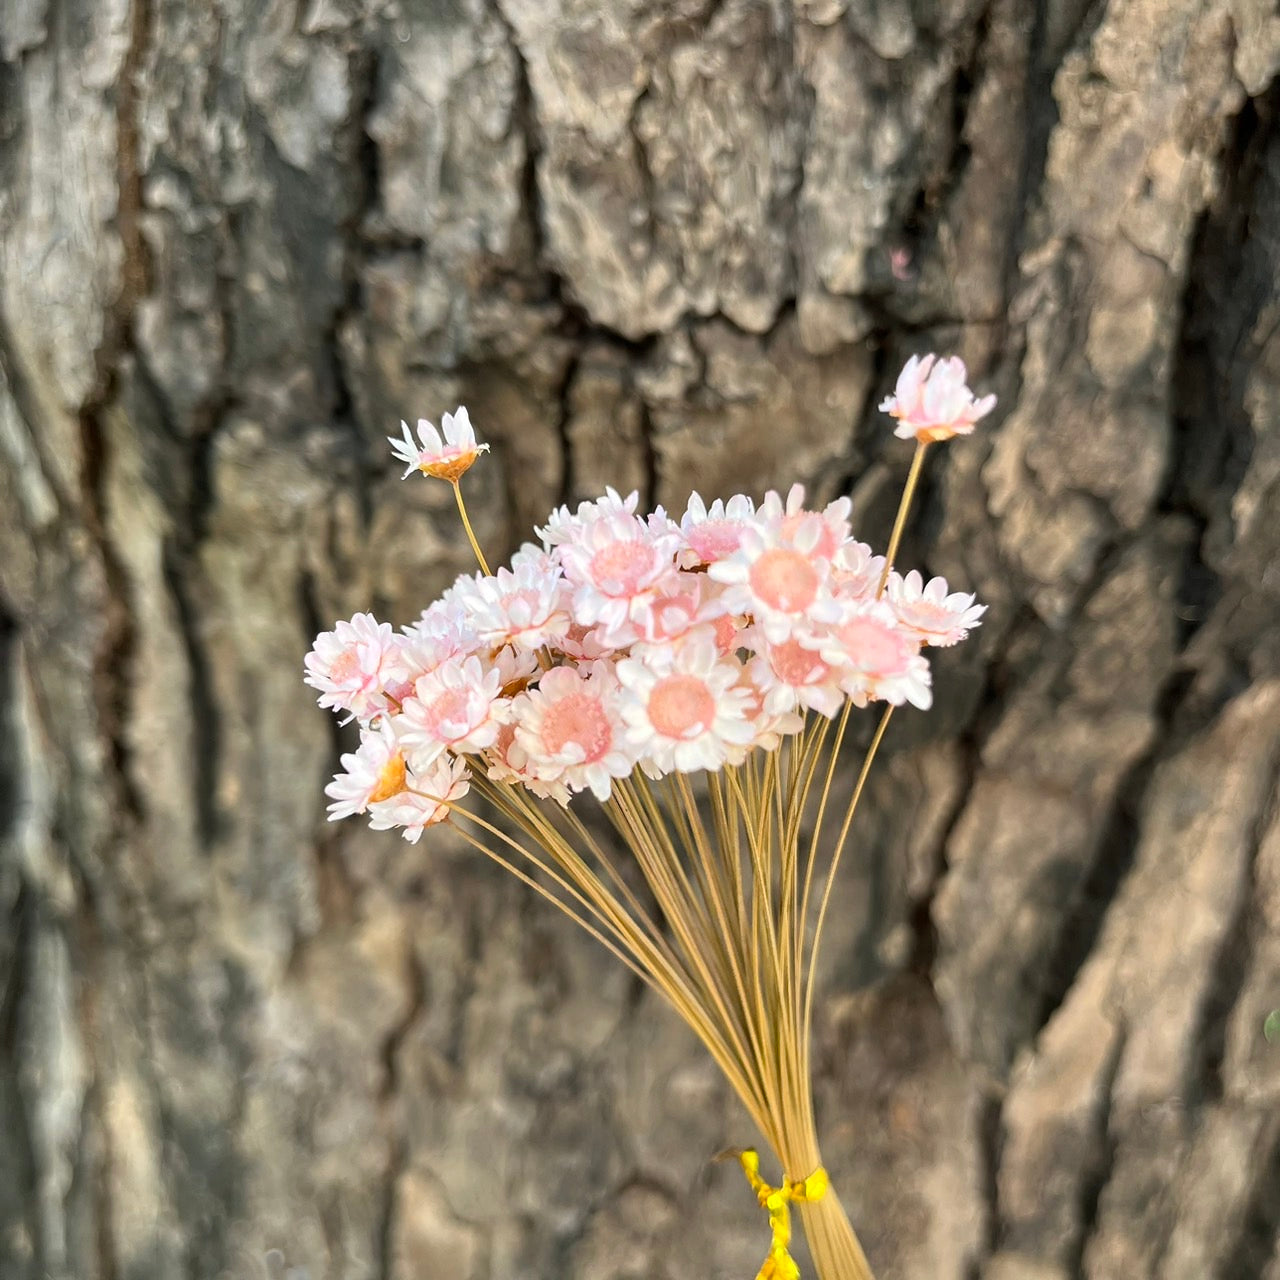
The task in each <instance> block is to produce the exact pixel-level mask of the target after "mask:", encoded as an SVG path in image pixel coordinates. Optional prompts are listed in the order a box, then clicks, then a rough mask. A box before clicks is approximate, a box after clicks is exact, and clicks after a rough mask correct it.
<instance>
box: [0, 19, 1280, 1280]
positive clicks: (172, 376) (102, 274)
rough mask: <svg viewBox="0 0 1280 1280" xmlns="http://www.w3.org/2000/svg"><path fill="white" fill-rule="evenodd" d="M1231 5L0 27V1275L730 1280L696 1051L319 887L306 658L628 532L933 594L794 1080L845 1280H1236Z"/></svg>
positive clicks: (1250, 541)
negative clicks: (944, 642)
mask: <svg viewBox="0 0 1280 1280" xmlns="http://www.w3.org/2000/svg"><path fill="white" fill-rule="evenodd" d="M1278 66H1280V18H1277V16H1276V13H1275V8H1274V5H1273V4H1271V3H1270V2H1269V0H1093V2H1092V3H1090V2H1088V0H853V2H852V3H850V2H848V0H807V2H805V0H795V2H794V3H791V2H789V0H674V2H669V3H659V2H657V0H387V2H384V0H305V2H304V0H267V2H265V3H260V2H259V0H217V3H213V2H211V3H208V4H204V3H191V2H190V0H0V450H2V454H0V456H2V458H3V462H2V464H0V586H2V598H0V649H3V653H4V680H3V685H2V696H0V716H2V717H3V732H2V733H0V776H2V783H0V790H2V798H3V801H4V803H3V805H2V806H0V824H3V834H4V845H3V850H2V851H0V983H2V986H0V1134H3V1139H2V1140H0V1274H2V1275H3V1277H4V1280H37V1277H39V1278H44V1277H53V1278H55V1280H64V1278H71V1277H74V1278H75V1280H150V1278H152V1277H155V1278H156V1280H168V1278H170V1277H175V1278H176V1277H190V1278H191V1280H209V1278H211V1277H235V1278H236V1280H239V1278H240V1277H272V1278H276V1277H279V1278H284V1277H288V1278H289V1280H304V1278H305V1280H320V1278H321V1277H332V1278H335V1280H336V1278H338V1277H342V1278H343V1280H364V1278H366V1277H368V1278H369V1280H373V1278H375V1277H376V1278H380V1280H393V1278H394V1280H411V1278H412V1280H429V1278H432V1277H436V1276H449V1277H456V1278H458V1280H508V1278H511V1277H517V1276H519V1277H536V1278H539V1280H559V1278H560V1277H582V1278H583V1280H604V1278H605V1277H613V1278H617V1280H622V1278H623V1277H639V1276H644V1277H646V1278H654V1280H657V1278H660V1277H667V1278H668V1280H685V1278H687V1277H702V1276H707V1277H712V1276H722V1277H726V1278H728V1277H746V1276H749V1275H751V1274H754V1269H755V1267H756V1266H757V1265H758V1264H759V1261H760V1258H761V1256H762V1251H763V1244H764V1223H763V1219H762V1217H761V1215H760V1214H759V1211H758V1210H757V1209H756V1207H755V1206H754V1204H753V1203H752V1202H751V1199H750V1197H749V1195H748V1194H747V1191H746V1188H745V1186H744V1185H742V1183H741V1181H740V1179H738V1178H736V1177H735V1176H733V1174H732V1173H731V1172H730V1171H728V1170H726V1169H725V1168H724V1167H722V1166H716V1167H715V1168H714V1169H713V1170H709V1169H708V1167H707V1163H706V1162H707V1160H708V1157H709V1156H711V1155H712V1154H713V1153H714V1152H715V1151H716V1150H717V1149H719V1148H720V1147H722V1146H724V1145H726V1144H727V1143H731V1142H733V1143H740V1142H742V1141H743V1140H744V1139H750V1138H751V1137H752V1135H751V1134H750V1133H749V1132H747V1131H746V1129H745V1121H744V1120H743V1118H742V1115H741V1114H740V1112H739V1111H738V1110H737V1108H736V1107H735V1105H734V1104H733V1102H732V1100H731V1099H730V1098H729V1097H728V1095H727V1093H726V1090H725V1089H724V1087H723V1086H722V1085H721V1084H720V1083H719V1081H718V1080H717V1078H716V1075H715V1073H714V1071H713V1069H712V1068H711V1066H710V1065H709V1063H708V1062H707V1061H706V1060H705V1058H704V1056H703V1055H702V1053H701V1052H700V1051H699V1049H698V1048H697V1046H696V1045H695V1044H694V1042H693V1041H692V1039H691V1038H690V1037H689V1036H688V1035H687V1034H686V1033H685V1032H684V1031H683V1030H682V1028H681V1027H680V1026H679V1024H678V1023H677V1022H676V1020H675V1018H674V1017H673V1016H671V1015H669V1014H668V1013H667V1012H666V1011H665V1010H664V1009H663V1008H661V1007H658V1006H657V1005H656V1004H655V1003H654V1002H653V1001H651V1000H649V999H647V998H642V997H641V996H640V995H639V994H638V993H637V991H636V990H635V988H634V985H633V984H632V983H631V982H629V981H628V980H627V978H626V976H625V975H624V973H623V971H622V970H621V968H620V967H619V966H616V965H613V964H611V963H609V962H607V961H606V960H605V958H604V957H603V956H602V955H600V954H598V952H597V950H596V949H595V948H594V947H593V945H592V944H591V943H590V942H589V941H588V940H586V939H585V938H580V937H578V936H576V935H575V934H574V933H573V932H572V931H571V929H570V927H569V926H568V925H567V924H563V923H562V922H561V921H560V920H558V919H557V918H555V917H554V916H553V915H552V914H551V913H550V912H549V911H548V910H547V909H544V908H543V907H542V906H541V905H540V904H538V903H537V902H535V901H534V900H532V899H531V897H530V896H529V895H528V894H526V893H525V892H524V891H523V890H521V888H520V887H519V886H518V885H516V884H515V883H514V882H508V880H506V879H505V878H503V877H502V876H501V875H500V874H499V873H497V872H492V873H491V872H490V871H489V870H488V869H486V868H485V867H484V866H480V865H477V864H476V861H475V860H474V859H473V858H470V857H467V856H465V855H464V854H463V853H462V852H461V851H460V850H459V849H458V848H457V847H456V846H455V845H453V844H451V843H450V842H449V840H448V839H447V838H445V837H442V838H439V839H432V840H429V841H427V842H424V844H423V845H422V846H421V847H418V848H414V847H411V846H408V845H405V844H403V843H402V842H400V841H397V840H396V839H395V838H394V837H393V836H390V835H385V834H384V835H377V834H371V833H369V832H367V831H363V830H361V829H359V828H358V827H356V826H355V825H354V824H347V825H346V826H345V827H344V828H343V829H341V830H335V829H332V828H329V827H328V826H327V825H326V824H325V823H324V821H323V809H322V796H321V787H322V785H323V782H324V780H325V778H326V776H327V773H328V772H329V771H330V768H331V766H332V764H333V762H334V757H335V752H336V750H337V747H338V744H339V735H336V733H335V731H334V729H333V728H332V726H331V723H330V721H329V720H328V718H327V717H326V716H325V715H324V714H323V713H321V712H319V711H318V710H317V709H316V708H315V706H314V704H313V701H312V698H311V694H310V692H309V691H308V690H307V689H306V688H304V686H303V685H302V683H301V679H300V676H301V658H302V654H303V653H304V651H305V649H306V648H307V646H308V643H309V639H310V637H311V636H312V634H313V633H314V632H315V631H316V630H317V629H318V628H320V627H321V626H322V625H325V626H327V625H329V624H330V623H331V622H332V620H333V619H334V618H336V617H339V616H347V615H349V614H350V613H351V612H353V611H354V610H356V609H359V608H367V607H370V606H372V607H374V608H375V609H376V610H377V611H378V612H379V613H380V614H382V615H384V616H386V617H388V618H390V619H393V620H396V621H405V620H407V619H409V618H411V617H413V616H415V615H416V613H417V611H418V609H419V608H420V607H421V606H422V605H423V604H424V603H425V602H426V600H427V599H429V598H430V597H431V596H432V595H433V594H434V593H435V592H436V591H437V590H438V589H439V588H440V587H441V586H442V585H443V584H444V583H446V582H447V581H448V580H449V579H450V578H451V577H452V575H453V574H455V573H456V572H457V571H458V570H460V569H462V568H463V567H465V566H466V562H467V552H466V548H465V544H464V543H463V542H462V541H461V539H460V538H459V536H458V532H457V529H456V526H455V524H454V517H453V512H452V509H451V505H450V498H449V494H448V492H447V490H444V491H442V490H443V486H441V487H438V488H437V487H433V486H431V485H429V484H425V483H421V484H405V485H401V484H400V483H399V481H398V479H397V475H398V473H397V471H396V469H395V467H394V466H393V464H392V460H391V459H390V456H389V453H388V451H387V449H386V447H385V446H384V444H383V442H382V437H383V436H385V435H386V434H387V433H388V431H389V430H390V429H392V428H393V426H394V424H395V422H396V420H397V419H398V418H399V417H401V416H404V415H416V414H417V413H426V414H430V415H432V416H434V415H435V414H436V413H438V411H439V410H440V409H441V408H444V407H452V406H453V405H454V404H456V403H457V402H459V401H463V402H465V403H467V404H468V405H469V406H470V408H471V411H472V414H473V417H474V419H475V420H476V421H477V423H478V424H479V426H480V429H481V431H482V432H483V433H484V434H485V435H486V436H487V437H488V438H489V439H491V440H493V441H494V445H495V449H494V454H493V455H492V457H491V459H487V460H486V462H485V465H484V466H483V467H482V468H480V469H478V470H477V471H476V472H474V473H473V475H474V477H475V483H474V485H473V486H472V491H473V493H474V495H475V496H474V501H475V507H476V513H477V523H478V525H479V529H480V532H481V534H482V537H483V538H484V539H485V540H486V541H487V542H488V544H489V545H490V547H492V548H495V549H499V548H508V549H509V548H510V547H511V545H512V544H513V543H514V542H515V541H517V540H518V539H520V538H521V537H522V536H523V534H524V533H525V532H526V531H527V530H528V528H529V526H530V525H531V524H532V523H533V522H534V520H535V519H537V518H538V517H539V516H540V515H542V514H543V513H545V511H546V510H547V508H548V507H549V505H550V504H551V503H553V502H554V501H556V500H558V499H561V498H564V497H566V496H571V495H578V494H589V493H593V492H596V491H598V490H599V489H600V488H601V487H602V486H603V485H604V484H605V483H613V484H615V485H617V486H619V487H624V488H625V487H629V486H633V485H634V486H638V487H639V488H641V489H642V490H643V491H644V493H645V495H646V497H647V498H648V499H651V500H656V501H662V502H664V503H667V504H669V505H670V504H674V505H678V504H680V503H681V502H682V501H683V499H684V497H685V496H686V494H687V492H688V490H689V489H690V488H691V487H693V486H695V485H696V486H697V487H698V488H699V489H700V490H701V491H702V492H704V493H712V494H714V493H719V492H724V491H726V490H729V489H738V488H745V489H748V490H755V491H760V490H762V489H763V488H764V487H766V486H769V485H779V486H785V485H787V484H789V483H790V482H791V481H792V480H795V479H800V480H804V481H807V482H809V483H810V484H811V485H814V486H816V489H817V491H818V492H819V493H820V494H822V495H824V496H825V495H830V494H833V493H835V492H837V491H840V490H847V491H850V492H851V493H852V494H853V497H854V502H855V508H856V511H857V513H858V520H859V525H860V528H861V529H862V531H863V532H864V534H865V536H868V537H872V538H874V539H877V540H883V538H884V534H885V531H886V529H887V522H888V518H889V515H890V514H891V504H892V502H893V500H894V497H895V495H896V490H897V487H898V485H899V484H900V482H901V478H902V476H903V473H904V471H905V467H906V463H907V460H908V450H907V448H906V446H904V445H900V444H895V443H893V442H891V441H888V440H887V430H886V426H885V423H884V420H883V419H882V418H880V417H878V416H877V414H876V413H875V411H874V405H875V402H876V400H877V399H878V397H879V396H881V395H883V394H884V393H885V392H886V389H887V387H888V384H889V382H890V379H891V375H892V371H893V370H894V369H895V368H896V367H897V366H898V364H899V363H900V361H901V360H902V359H903V358H904V357H905V356H906V355H907V354H909V353H910V352H912V351H917V350H922V349H927V348H930V347H933V348H940V349H949V350H957V351H959V352H960V353H961V354H963V355H964V356H965V357H966V358H967V359H968V360H969V362H970V364H971V366H972V368H973V369H974V371H975V374H976V378H977V381H978V382H979V383H980V384H981V386H982V387H984V388H991V389H994V390H996V391H998V392H999V393H1000V396H1001V406H1000V411H999V413H998V415H997V416H996V418H995V419H994V420H993V421H992V423H991V426H990V429H989V430H984V431H983V432H981V433H980V434H979V435H978V436H976V437H975V438H973V439H972V440H971V441H968V442H964V443H961V444H958V445H956V446H953V447H949V448H947V449H946V450H942V449H939V450H935V451H934V454H935V455H936V456H933V457H931V459H930V465H929V469H928V473H927V483H926V489H925V496H924V502H923V505H922V507H921V508H920V510H919V513H918V519H917V520H916V521H915V522H914V525H913V532H912V537H911V541H910V545H909V546H908V548H907V554H908V556H909V557H910V558H911V559H913V560H914V561H915V562H916V563H922V562H923V563H926V564H927V566H928V567H929V568H931V569H932V570H933V571H935V572H941V573H946V574H948V575H953V576H954V578H955V579H957V580H958V581H959V582H960V583H962V584H964V585H965V586H966V587H972V589H975V590H977V591H978V592H979V593H980V595H981V597H982V599H984V600H986V601H987V602H989V603H990V605H991V611H990V614H989V617H988V622H987V624H986V625H985V626H984V627H983V628H982V630H981V632H980V633H979V635H978V637H977V639H976V640H975V641H974V642H972V643H971V644H969V645H968V646H966V647H964V648H963V649H961V650H958V651H955V652H954V653H951V654H946V655H944V656H942V657H941V659H940V660H939V661H938V663H937V664H936V666H937V674H936V679H937V684H938V688H939V695H940V696H939V705H938V706H937V707H936V708H935V710H934V711H933V712H932V713H930V714H928V715H912V716H903V717H899V719H898V723H897V724H896V725H895V735H894V737H893V740H892V743H891V750H890V754H889V756H888V758H886V759H885V760H884V762H883V767H882V768H880V769H879V770H878V773H877V776H876V778H875V783H874V789H873V790H874V794H873V796H872V800H873V804H872V806H871V807H870V809H869V810H868V812H867V813H866V815H865V818H866V821H865V822H863V823H862V827H861V835H860V838H859V841H858V843H857V846H856V850H855V853H854V856H852V857H850V858H849V859H848V861H847V863H846V865H845V868H844V871H845V874H844V882H843V884H842V885H841V889H840V898H839V902H840V910H839V911H838V913H837V917H838V918H837V919H835V920H834V921H833V924H832V927H831V930H830V933H829V947H828V950H827V953H826V959H827V975H826V978H827V982H826V997H825V1000H824V1003H823V1007H822V1011H821V1019H820V1028H819V1035H820V1041H821V1052H820V1055H819V1061H820V1072H821V1080H820V1088H819V1093H820V1106H821V1126H822V1129H823V1131H824V1133H825V1135H826V1136H825V1144H826V1150H827V1156H828V1161H829V1164H830V1166H831V1169H832V1172H833V1174H834V1176H835V1178H836V1180H837V1182H838V1184H839V1185H840V1187H841V1189H842V1193H843V1197H844V1200H845V1203H846V1205H847V1206H848V1208H849V1210H850V1214H851V1216H852V1217H853V1219H854V1221H855V1222H856V1223H857V1224H858V1226H859V1228H860V1230H861V1231H862V1233H863V1236H864V1240H865V1243H866V1246H867V1249H868V1252H869V1254H870V1256H871V1258H872V1260H873V1262H874V1263H875V1264H876V1266H877V1268H878V1274H879V1275H880V1276H881V1277H883V1278H884V1280H890V1278H899V1280H908V1278H910V1280H975V1278H977V1280H1066V1278H1067V1277H1074V1276H1086V1277H1089V1278H1090V1280H1141V1278H1143V1277H1157V1276H1158V1277H1162V1278H1163V1280H1204V1278H1205V1277H1221V1278H1222V1280H1239V1278H1242V1277H1253V1276H1258V1277H1266V1278H1267V1280H1278V1278H1280V1251H1278V1249H1277V1244H1276V1229H1277V1223H1278V1222H1280V1105H1278V1104H1280V1066H1278V1061H1280V1060H1278V1059H1277V1056H1276V1053H1275V1051H1272V1050H1269V1049H1268V1047H1267V1046H1266V1044H1265V1043H1264V1041H1263V1039H1262V1036H1261V1025H1262V1020H1263V1017H1264V1014H1265V1012H1266V1010H1267V1009H1268V1008H1270V1007H1272V1006H1274V1005H1276V1004H1280V928H1278V926H1280V815H1278V813H1277V807H1276V784H1277V771H1278V769H1280V627H1277V625H1276V623H1277V617H1278V615H1280V519H1277V514H1276V513H1277V509H1278V506H1280V301H1278V300H1277V279H1278V278H1280V127H1278V126H1277V113H1278V111H1280V89H1278V88H1277V81H1276V79H1275V77H1276V72H1277V68H1278Z"/></svg>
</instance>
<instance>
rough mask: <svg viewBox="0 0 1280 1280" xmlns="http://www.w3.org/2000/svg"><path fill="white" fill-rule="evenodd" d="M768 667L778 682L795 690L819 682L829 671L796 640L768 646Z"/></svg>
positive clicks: (815, 655) (811, 651)
mask: <svg viewBox="0 0 1280 1280" xmlns="http://www.w3.org/2000/svg"><path fill="white" fill-rule="evenodd" d="M769 665H770V666H771V667H772V668H773V670H774V672H775V674H776V675H777V677H778V679H779V680H781V681H782V682H783V683H784V684H789V685H791V686H792V688H796V689H798V688H800V686H801V685H806V684H812V683H813V682H815V681H817V680H821V679H822V678H823V677H824V676H825V675H826V674H827V672H828V671H829V670H830V668H829V667H828V666H827V664H826V663H825V662H823V660H822V659H821V658H820V657H818V655H817V654H816V653H814V651H813V650H812V649H806V648H805V647H804V645H802V644H801V643H800V642H799V641H798V640H787V641H786V642H785V643H783V644H774V645H770V646H769Z"/></svg>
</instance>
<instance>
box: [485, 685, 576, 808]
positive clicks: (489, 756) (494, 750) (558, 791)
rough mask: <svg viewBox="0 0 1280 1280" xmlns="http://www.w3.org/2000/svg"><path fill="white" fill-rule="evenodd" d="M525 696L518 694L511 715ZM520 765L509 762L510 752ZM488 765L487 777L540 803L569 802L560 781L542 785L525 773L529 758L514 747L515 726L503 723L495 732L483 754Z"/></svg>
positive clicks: (565, 788) (537, 779)
mask: <svg viewBox="0 0 1280 1280" xmlns="http://www.w3.org/2000/svg"><path fill="white" fill-rule="evenodd" d="M524 696H525V695H523V694H522V695H520V698H517V699H516V703H515V704H514V713H515V714H518V713H519V704H520V702H521V700H522V699H523V698H524ZM513 752H514V753H515V757H516V759H517V760H518V761H519V762H520V767H519V768H517V767H516V765H515V764H514V763H512V758H511V757H512V753H513ZM484 759H485V763H486V764H487V765H488V775H489V778H490V780H491V781H493V782H506V783H510V784H511V785H513V786H521V787H524V788H525V789H526V790H528V791H530V792H532V793H533V794H534V795H535V796H538V797H539V798H541V799H543V800H554V801H555V802H556V803H557V804H561V805H564V804H568V803H569V788H568V787H567V786H565V784H564V783H563V782H543V781H542V779H541V778H538V777H535V776H534V775H533V774H532V773H530V772H529V770H528V767H527V766H528V763H529V758H528V756H527V755H526V754H525V752H524V751H523V750H521V749H520V748H519V747H517V746H516V727H515V725H514V724H504V725H503V726H502V727H501V728H500V729H499V730H498V736H497V739H496V740H495V741H494V744H493V746H492V747H490V748H489V750H488V751H486V752H485V753H484Z"/></svg>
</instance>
